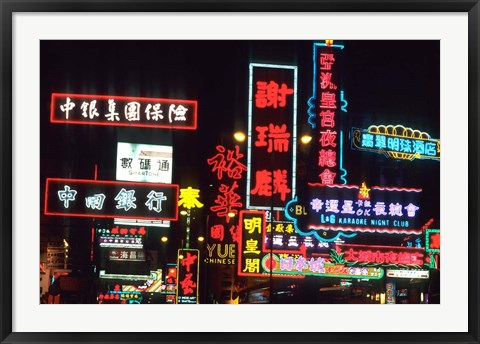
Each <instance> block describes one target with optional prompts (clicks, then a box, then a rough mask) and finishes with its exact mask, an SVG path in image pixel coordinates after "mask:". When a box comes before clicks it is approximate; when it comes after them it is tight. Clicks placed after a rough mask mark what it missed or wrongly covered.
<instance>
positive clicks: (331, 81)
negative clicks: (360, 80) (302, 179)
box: [309, 43, 346, 185]
mask: <svg viewBox="0 0 480 344" xmlns="http://www.w3.org/2000/svg"><path fill="white" fill-rule="evenodd" d="M342 50H343V46H341V45H333V44H327V43H315V44H314V47H313V57H314V59H313V61H314V67H313V69H314V75H313V78H314V80H313V90H314V92H313V96H312V100H313V102H312V103H311V104H315V107H314V108H312V107H310V109H309V116H310V118H309V123H310V124H311V125H312V128H314V129H315V130H316V131H317V138H318V140H317V142H315V143H314V144H315V147H316V149H315V151H316V155H317V156H316V162H315V164H316V166H317V175H318V179H317V180H318V182H319V183H321V184H325V185H328V184H337V183H339V180H340V178H339V177H340V175H339V171H340V169H339V168H340V166H339V165H340V164H339V162H340V156H339V155H340V144H341V143H340V141H339V139H340V135H339V128H340V116H341V112H342V110H343V111H346V110H345V107H344V106H343V105H344V104H345V103H344V100H343V98H342V96H343V92H341V90H340V84H339V83H340V81H341V77H342V74H341V73H342V68H341V65H342V64H341V59H342V56H343V54H342Z"/></svg>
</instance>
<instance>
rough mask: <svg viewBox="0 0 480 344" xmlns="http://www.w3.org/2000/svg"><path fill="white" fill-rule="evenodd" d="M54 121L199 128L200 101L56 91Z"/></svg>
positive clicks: (53, 105) (52, 106) (53, 102)
mask: <svg viewBox="0 0 480 344" xmlns="http://www.w3.org/2000/svg"><path fill="white" fill-rule="evenodd" d="M50 121H51V122H52V123H68V124H83V125H111V126H127V127H144V128H175V129H190V130H194V129H196V128H197V101H196V100H181V99H165V98H145V97H125V96H107V95H91V94H67V93H52V99H51V109H50Z"/></svg>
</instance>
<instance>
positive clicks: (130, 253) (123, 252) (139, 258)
mask: <svg viewBox="0 0 480 344" xmlns="http://www.w3.org/2000/svg"><path fill="white" fill-rule="evenodd" d="M108 259H109V260H120V261H127V262H144V261H145V251H144V250H138V249H129V248H114V249H110V251H109V252H108Z"/></svg>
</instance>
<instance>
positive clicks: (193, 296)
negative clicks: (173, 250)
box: [176, 249, 200, 303]
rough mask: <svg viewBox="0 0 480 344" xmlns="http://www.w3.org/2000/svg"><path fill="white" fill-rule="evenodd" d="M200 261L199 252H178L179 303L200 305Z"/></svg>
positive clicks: (187, 250)
mask: <svg viewBox="0 0 480 344" xmlns="http://www.w3.org/2000/svg"><path fill="white" fill-rule="evenodd" d="M180 257H183V258H180ZM199 259H200V251H199V250H191V249H180V250H178V261H177V267H178V268H177V274H178V275H177V281H178V288H177V293H176V298H177V303H198V275H199V266H200V265H199Z"/></svg>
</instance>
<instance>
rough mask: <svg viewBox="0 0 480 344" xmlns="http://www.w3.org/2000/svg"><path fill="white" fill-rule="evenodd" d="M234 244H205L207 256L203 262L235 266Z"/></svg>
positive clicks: (235, 250)
mask: <svg viewBox="0 0 480 344" xmlns="http://www.w3.org/2000/svg"><path fill="white" fill-rule="evenodd" d="M236 246H237V245H236V244H221V243H218V244H217V243H213V244H208V243H207V252H206V254H207V256H206V257H205V258H204V260H203V261H204V262H205V263H207V264H221V265H235V264H236V252H237V249H236Z"/></svg>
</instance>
